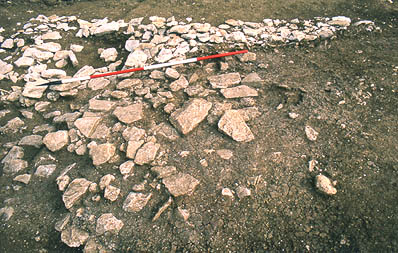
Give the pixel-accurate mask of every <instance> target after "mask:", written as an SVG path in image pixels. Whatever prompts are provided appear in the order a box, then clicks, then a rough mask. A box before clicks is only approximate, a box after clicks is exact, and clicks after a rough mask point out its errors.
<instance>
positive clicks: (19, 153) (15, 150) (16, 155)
mask: <svg viewBox="0 0 398 253" xmlns="http://www.w3.org/2000/svg"><path fill="white" fill-rule="evenodd" d="M23 156H24V149H23V148H22V147H19V146H13V147H12V148H11V150H10V151H8V153H7V155H6V156H5V157H4V158H3V160H1V163H8V162H10V161H12V160H15V159H20V158H23Z"/></svg>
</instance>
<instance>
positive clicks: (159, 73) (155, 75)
mask: <svg viewBox="0 0 398 253" xmlns="http://www.w3.org/2000/svg"><path fill="white" fill-rule="evenodd" d="M149 77H150V78H152V79H155V80H164V73H163V72H162V71H159V70H154V71H152V72H151V74H150V75H149Z"/></svg>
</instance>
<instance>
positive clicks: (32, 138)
mask: <svg viewBox="0 0 398 253" xmlns="http://www.w3.org/2000/svg"><path fill="white" fill-rule="evenodd" d="M18 145H20V146H34V147H36V148H40V147H41V146H42V145H43V137H42V136H41V135H28V136H24V137H22V139H21V140H20V141H19V142H18Z"/></svg>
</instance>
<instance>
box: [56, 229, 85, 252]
mask: <svg viewBox="0 0 398 253" xmlns="http://www.w3.org/2000/svg"><path fill="white" fill-rule="evenodd" d="M88 237H89V233H87V232H86V231H84V230H81V229H79V228H77V227H75V226H70V227H68V228H66V229H64V230H63V231H62V233H61V241H62V242H63V243H65V244H66V245H68V246H69V247H71V248H77V247H80V246H81V245H84V243H85V242H86V241H87V239H88Z"/></svg>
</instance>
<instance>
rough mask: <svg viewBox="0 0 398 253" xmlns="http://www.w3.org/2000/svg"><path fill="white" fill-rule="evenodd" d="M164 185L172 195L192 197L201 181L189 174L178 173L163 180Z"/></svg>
mask: <svg viewBox="0 0 398 253" xmlns="http://www.w3.org/2000/svg"><path fill="white" fill-rule="evenodd" d="M163 184H164V185H165V186H166V188H167V190H168V191H169V192H170V194H171V195H173V196H174V197H178V196H182V195H191V194H192V193H193V192H194V191H195V188H196V186H197V185H198V184H199V180H197V179H196V178H194V177H192V176H191V175H189V174H185V173H178V174H174V175H171V176H169V177H166V178H163Z"/></svg>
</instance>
